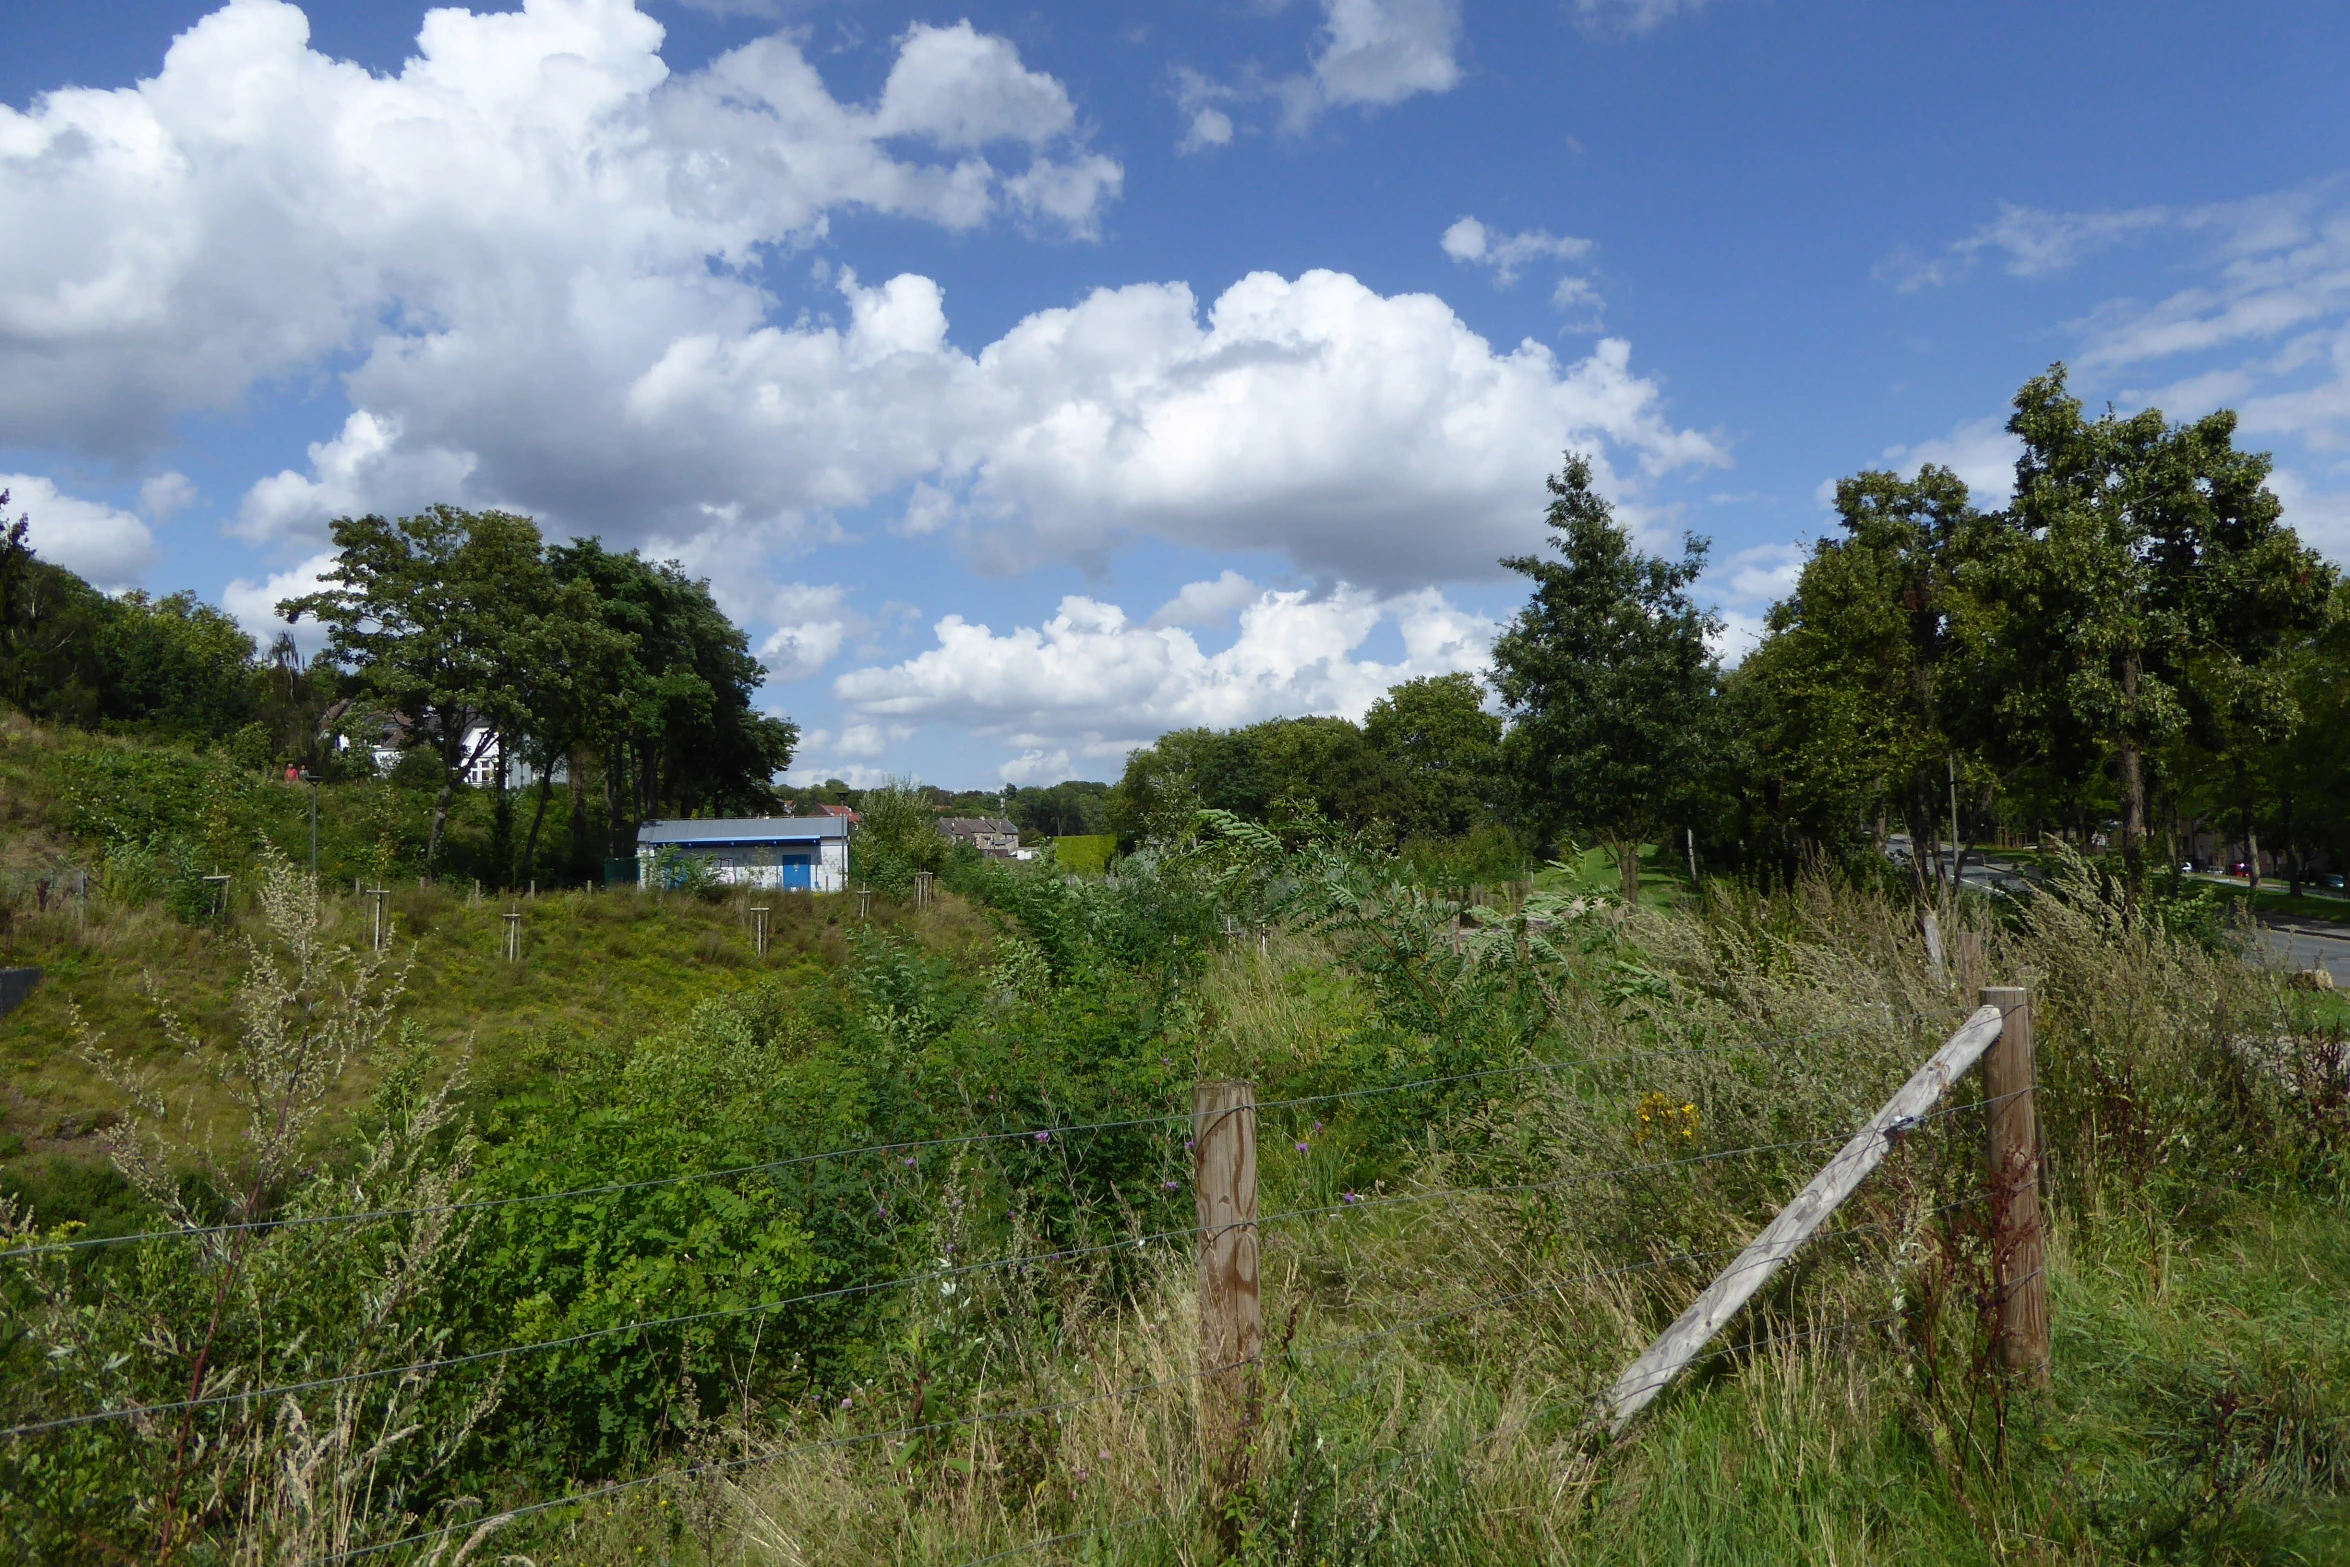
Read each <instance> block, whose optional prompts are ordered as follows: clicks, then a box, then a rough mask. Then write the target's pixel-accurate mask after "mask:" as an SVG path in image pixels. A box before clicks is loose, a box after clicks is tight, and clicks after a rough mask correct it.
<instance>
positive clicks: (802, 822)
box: [636, 816, 849, 847]
mask: <svg viewBox="0 0 2350 1567" xmlns="http://www.w3.org/2000/svg"><path fill="white" fill-rule="evenodd" d="M848 835H849V823H848V821H847V820H846V819H845V818H843V817H838V816H738V817H729V818H721V819H718V820H713V821H698V822H645V823H643V824H642V825H640V826H639V827H638V828H637V830H636V841H637V844H638V846H639V847H657V846H659V845H661V844H665V843H681V844H682V843H690V844H722V843H806V842H809V841H810V840H813V839H817V838H846V837H847V836H848Z"/></svg>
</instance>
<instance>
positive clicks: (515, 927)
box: [506, 909, 522, 963]
mask: <svg viewBox="0 0 2350 1567" xmlns="http://www.w3.org/2000/svg"><path fill="white" fill-rule="evenodd" d="M506 961H507V962H509V963H520V962H521V961H522V911H521V910H520V909H510V910H508V911H507V914H506Z"/></svg>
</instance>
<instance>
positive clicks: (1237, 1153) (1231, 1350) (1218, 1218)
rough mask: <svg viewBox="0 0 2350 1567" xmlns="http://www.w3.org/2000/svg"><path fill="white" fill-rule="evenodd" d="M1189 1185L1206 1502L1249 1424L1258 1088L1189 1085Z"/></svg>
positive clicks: (1217, 1496) (1227, 1083)
mask: <svg viewBox="0 0 2350 1567" xmlns="http://www.w3.org/2000/svg"><path fill="white" fill-rule="evenodd" d="M1191 1140H1192V1157H1193V1169H1194V1170H1195V1172H1196V1178H1195V1181H1194V1185H1193V1190H1194V1192H1195V1194H1196V1198H1197V1202H1198V1208H1199V1232H1200V1241H1199V1367H1200V1448H1201V1452H1202V1456H1203V1457H1204V1458H1205V1459H1206V1462H1207V1485H1208V1496H1209V1500H1210V1503H1211V1505H1214V1504H1215V1503H1217V1502H1219V1501H1220V1500H1221V1499H1222V1498H1223V1497H1224V1496H1226V1495H1228V1494H1229V1493H1230V1492H1231V1490H1232V1489H1233V1487H1235V1486H1236V1485H1238V1484H1239V1483H1240V1481H1241V1480H1242V1479H1243V1478H1244V1477H1245V1475H1246V1471H1247V1460H1248V1444H1249V1439H1250V1437H1251V1435H1252V1434H1253V1431H1254V1428H1255V1425H1256V1414H1257V1394H1258V1389H1259V1385H1260V1370H1259V1367H1258V1364H1257V1356H1258V1351H1259V1350H1260V1348H1261V1347H1262V1345H1263V1343H1264V1337H1265V1321H1264V1308H1263V1303H1262V1301H1261V1300H1260V1299H1259V1298H1258V1294H1257V1087H1256V1084H1254V1083H1246V1082H1240V1081H1237V1080H1234V1079H1230V1078H1222V1079H1218V1080H1216V1081H1213V1082H1205V1083H1200V1084H1197V1085H1195V1086H1194V1087H1193V1089H1192V1091H1191Z"/></svg>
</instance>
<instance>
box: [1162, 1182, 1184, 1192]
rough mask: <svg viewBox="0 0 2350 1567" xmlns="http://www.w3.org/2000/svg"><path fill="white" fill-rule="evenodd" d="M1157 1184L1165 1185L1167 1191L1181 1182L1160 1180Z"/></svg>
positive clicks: (1173, 1188)
mask: <svg viewBox="0 0 2350 1567" xmlns="http://www.w3.org/2000/svg"><path fill="white" fill-rule="evenodd" d="M1159 1184H1160V1185H1161V1186H1163V1187H1165V1188H1166V1189H1167V1190H1168V1191H1173V1190H1175V1189H1176V1188H1177V1187H1179V1186H1181V1185H1182V1184H1183V1183H1182V1182H1181V1181H1161V1182H1160V1183H1159Z"/></svg>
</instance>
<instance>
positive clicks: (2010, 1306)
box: [1982, 985, 2048, 1387]
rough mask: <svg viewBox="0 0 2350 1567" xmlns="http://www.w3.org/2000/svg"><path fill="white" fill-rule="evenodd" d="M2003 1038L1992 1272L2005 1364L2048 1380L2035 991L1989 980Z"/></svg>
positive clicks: (1991, 1081)
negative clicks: (2034, 1043)
mask: <svg viewBox="0 0 2350 1567" xmlns="http://www.w3.org/2000/svg"><path fill="white" fill-rule="evenodd" d="M1982 995H1983V1005H1985V1006H1987V1007H1997V1008H1998V1009H1999V1018H2000V1029H1999V1038H1998V1040H1997V1041H1996V1042H1994V1043H1993V1044H1992V1046H1991V1048H1990V1049H1989V1050H1986V1051H1984V1052H1983V1091H1984V1093H1985V1095H1986V1096H1987V1097H1988V1098H1989V1099H1990V1100H1991V1205H1992V1206H1991V1212H1992V1232H1991V1233H1992V1247H1991V1255H1992V1277H1993V1279H1994V1280H1995V1281H1996V1283H1997V1287H1998V1290H1999V1362H2000V1364H2001V1365H2002V1366H2004V1367H2005V1368H2006V1369H2007V1370H2009V1371H2010V1372H2014V1373H2016V1374H2018V1375H2021V1376H2025V1377H2028V1378H2030V1379H2031V1380H2032V1381H2033V1382H2034V1383H2036V1384H2038V1385H2039V1386H2041V1387H2046V1386H2047V1385H2048V1243H2047V1236H2046V1235H2045V1233H2044V1232H2043V1231H2042V1229H2041V1226H2040V1110H2039V1104H2038V1096H2037V1094H2036V1092H2035V1090H2036V1088H2037V1087H2038V1080H2037V1073H2036V1069H2035V1067H2034V1064H2033V1059H2032V996H2031V992H2030V991H2028V990H2026V989H2024V988H2023V987H2022V986H2020V985H1985V986H1984V987H1983V991H1982Z"/></svg>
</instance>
